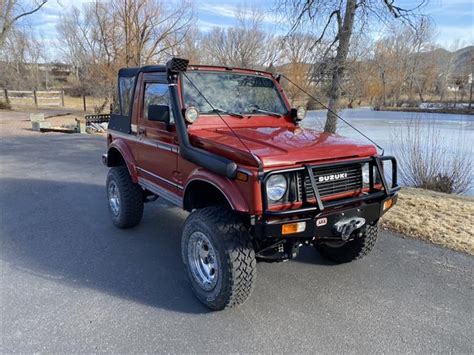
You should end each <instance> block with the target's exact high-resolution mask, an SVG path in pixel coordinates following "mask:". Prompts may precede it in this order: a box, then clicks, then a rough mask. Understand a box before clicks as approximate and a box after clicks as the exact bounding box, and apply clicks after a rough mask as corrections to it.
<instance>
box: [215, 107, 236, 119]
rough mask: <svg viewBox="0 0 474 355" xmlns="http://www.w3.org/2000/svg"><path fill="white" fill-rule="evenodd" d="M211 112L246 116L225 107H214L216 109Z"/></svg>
mask: <svg viewBox="0 0 474 355" xmlns="http://www.w3.org/2000/svg"><path fill="white" fill-rule="evenodd" d="M211 112H215V113H223V114H226V115H229V116H235V117H238V118H244V116H243V115H241V114H240V113H236V112H231V111H227V110H224V109H222V108H218V107H214V109H213V110H212V111H211Z"/></svg>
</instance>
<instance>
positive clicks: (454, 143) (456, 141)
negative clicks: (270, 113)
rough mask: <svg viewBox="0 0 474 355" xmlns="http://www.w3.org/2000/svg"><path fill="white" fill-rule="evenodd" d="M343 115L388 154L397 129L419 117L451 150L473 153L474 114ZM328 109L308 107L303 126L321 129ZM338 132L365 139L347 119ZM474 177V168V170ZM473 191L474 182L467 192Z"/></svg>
mask: <svg viewBox="0 0 474 355" xmlns="http://www.w3.org/2000/svg"><path fill="white" fill-rule="evenodd" d="M340 115H341V117H343V118H344V119H345V120H347V121H348V122H349V123H350V124H352V125H354V126H355V127H357V128H358V129H359V130H360V131H362V132H363V133H364V134H366V135H367V136H369V137H370V138H371V139H372V140H374V141H375V142H377V143H378V144H379V145H380V146H382V147H383V148H384V149H385V154H386V155H396V154H395V152H396V145H397V143H396V140H394V139H393V136H394V134H395V133H397V132H398V133H402V132H404V130H406V127H407V122H409V121H410V120H416V121H417V122H419V123H420V125H434V127H435V129H436V132H438V133H439V134H440V141H441V140H442V141H443V144H444V146H445V147H446V148H447V149H448V150H456V151H458V150H461V152H462V153H461V154H467V155H469V156H472V153H473V145H474V116H471V115H452V114H444V113H443V114H441V113H418V112H393V111H373V110H371V109H370V108H357V109H347V110H343V111H342V112H341V113H340ZM325 119H326V111H309V112H308V114H307V116H306V118H305V119H304V120H303V121H302V123H301V125H302V126H303V127H308V128H315V129H318V130H320V129H322V128H323V127H324V122H325ZM338 133H339V134H341V135H343V136H348V137H353V138H357V139H360V140H362V141H364V140H365V138H364V137H362V136H361V135H360V134H359V133H357V132H356V131H354V130H353V129H352V128H350V127H349V126H348V125H346V124H345V123H344V122H342V121H339V122H338ZM471 176H472V178H473V179H474V171H471ZM466 194H467V195H474V186H472V188H471V189H470V190H469V191H468V192H467V193H466Z"/></svg>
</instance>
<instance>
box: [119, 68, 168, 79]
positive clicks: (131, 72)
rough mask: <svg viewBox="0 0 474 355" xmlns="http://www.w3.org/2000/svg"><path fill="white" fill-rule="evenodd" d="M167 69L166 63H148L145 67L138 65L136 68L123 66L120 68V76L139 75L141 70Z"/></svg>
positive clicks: (161, 70)
mask: <svg viewBox="0 0 474 355" xmlns="http://www.w3.org/2000/svg"><path fill="white" fill-rule="evenodd" d="M164 71H166V66H165V65H146V66H144V67H136V68H122V69H120V70H119V77H122V78H130V77H134V76H137V74H138V73H140V72H145V73H148V72H164Z"/></svg>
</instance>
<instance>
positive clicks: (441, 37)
mask: <svg viewBox="0 0 474 355" xmlns="http://www.w3.org/2000/svg"><path fill="white" fill-rule="evenodd" d="M89 1H90V0H49V1H48V3H47V4H46V5H45V6H44V7H43V8H42V9H41V10H40V11H39V12H38V13H37V14H35V16H34V17H30V19H28V20H27V21H28V22H29V24H30V25H31V27H32V28H33V31H34V35H35V36H38V37H39V38H42V39H43V40H44V41H45V43H46V44H47V45H49V46H50V47H51V50H50V52H51V55H52V56H53V57H54V56H55V54H54V53H55V50H54V39H55V38H57V32H56V24H57V22H58V21H59V18H60V15H61V13H63V12H64V11H65V10H67V9H68V8H70V7H72V6H73V5H74V6H77V7H80V6H81V4H82V3H87V2H89ZM165 1H173V0H165ZM277 1H278V0H258V1H251V0H195V12H196V16H197V21H196V24H197V26H198V27H199V28H200V29H201V30H203V31H207V30H209V29H210V28H212V27H214V26H218V27H229V26H232V25H234V24H235V22H236V20H235V16H234V14H235V11H236V9H237V8H238V7H239V6H254V7H257V8H260V9H261V10H262V11H263V13H264V14H265V17H264V23H263V25H264V26H265V27H266V28H271V29H276V30H277V31H278V28H279V27H280V28H281V23H279V21H280V19H279V16H278V14H277V13H276V12H275V10H274V9H275V3H276V2H277ZM380 1H382V0H380ZM397 3H399V4H400V5H401V6H403V7H407V8H409V7H413V6H415V5H416V4H417V3H418V2H417V1H409V0H399V1H398V2H397ZM423 12H424V13H426V14H428V15H429V16H430V17H431V18H432V20H433V22H434V24H435V25H436V36H435V42H436V43H437V44H438V45H439V46H441V47H444V48H446V49H448V50H449V49H451V50H452V49H457V48H455V47H464V46H467V45H473V44H474V0H428V3H427V5H425V6H424V7H423ZM51 59H55V58H51Z"/></svg>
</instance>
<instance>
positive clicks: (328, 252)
mask: <svg viewBox="0 0 474 355" xmlns="http://www.w3.org/2000/svg"><path fill="white" fill-rule="evenodd" d="M353 233H354V239H353V240H350V241H348V242H345V243H344V242H331V243H320V244H318V245H316V249H317V250H318V251H319V252H320V253H321V255H323V256H324V257H326V258H328V259H330V260H332V261H334V262H336V263H348V262H351V261H353V260H357V259H361V258H363V257H364V256H366V255H367V254H369V253H370V252H371V251H372V249H373V248H374V246H375V242H376V240H377V236H378V224H377V223H375V224H374V225H370V224H367V225H366V226H364V227H362V228H361V230H356V231H354V232H353Z"/></svg>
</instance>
